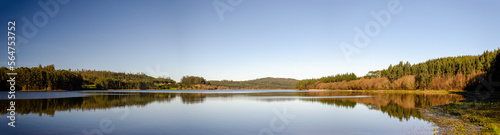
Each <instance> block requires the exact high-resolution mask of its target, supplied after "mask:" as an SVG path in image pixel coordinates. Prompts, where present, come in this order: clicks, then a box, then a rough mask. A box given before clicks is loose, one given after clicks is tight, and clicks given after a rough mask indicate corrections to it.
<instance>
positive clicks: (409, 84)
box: [391, 75, 417, 90]
mask: <svg viewBox="0 0 500 135" xmlns="http://www.w3.org/2000/svg"><path fill="white" fill-rule="evenodd" d="M391 89H395V90H414V89H417V85H416V83H415V76H414V75H407V76H403V77H401V78H398V79H397V80H394V82H392V84H391Z"/></svg>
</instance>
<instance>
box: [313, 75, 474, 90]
mask: <svg viewBox="0 0 500 135" xmlns="http://www.w3.org/2000/svg"><path fill="white" fill-rule="evenodd" d="M478 77H484V73H473V74H472V75H469V76H466V75H464V74H461V73H459V74H456V75H454V76H450V77H447V76H439V77H434V78H433V79H432V81H431V82H430V83H429V86H428V87H427V89H430V90H461V89H464V88H465V87H466V86H467V85H469V83H471V82H475V80H476V79H477V78H478ZM307 88H308V89H331V90H389V89H395V90H416V89H418V88H419V86H418V84H417V82H416V78H415V76H414V75H406V76H403V77H401V78H398V79H396V80H394V81H393V82H390V81H389V79H388V78H387V77H379V78H369V79H366V78H361V79H359V80H352V81H349V82H346V81H342V82H332V83H322V82H319V81H318V82H316V83H314V84H313V85H308V86H307Z"/></svg>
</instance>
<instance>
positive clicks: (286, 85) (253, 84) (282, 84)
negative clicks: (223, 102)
mask: <svg viewBox="0 0 500 135" xmlns="http://www.w3.org/2000/svg"><path fill="white" fill-rule="evenodd" d="M297 81H298V80H295V79H290V78H272V77H266V78H259V79H254V80H248V81H232V80H222V81H209V83H210V84H212V85H216V86H223V87H227V88H229V89H293V88H294V84H295V83H296V82H297Z"/></svg>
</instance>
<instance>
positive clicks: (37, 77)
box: [0, 65, 297, 91]
mask: <svg viewBox="0 0 500 135" xmlns="http://www.w3.org/2000/svg"><path fill="white" fill-rule="evenodd" d="M8 72H9V70H8V69H7V68H6V67H2V68H0V73H1V76H0V77H1V78H0V85H1V86H3V87H4V88H3V89H2V90H9V89H8V86H9V84H7V80H8V79H9V78H8V77H9V76H8V75H7V73H8ZM13 72H15V73H18V76H16V90H41V91H49V90H113V89H136V90H145V89H161V90H195V89H203V90H217V89H218V90H220V89H293V88H294V84H295V82H297V80H295V79H286V78H261V79H255V80H249V81H228V80H223V81H207V80H206V79H205V78H203V77H198V76H184V77H182V79H181V82H176V81H174V80H172V79H171V78H154V77H151V76H148V75H146V74H144V73H124V72H112V71H96V70H71V69H69V70H62V69H59V70H56V69H55V67H54V65H47V66H44V67H42V66H41V65H39V66H38V67H31V68H27V67H21V68H17V69H15V70H14V71H13Z"/></svg>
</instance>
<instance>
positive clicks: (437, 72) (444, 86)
mask: <svg viewBox="0 0 500 135" xmlns="http://www.w3.org/2000/svg"><path fill="white" fill-rule="evenodd" d="M499 57H500V52H499V50H498V49H496V50H494V51H485V52H484V53H483V54H481V55H475V56H457V57H445V58H438V59H431V60H428V61H426V62H422V63H417V64H410V63H409V62H405V63H403V62H402V61H401V62H399V64H397V65H389V67H388V68H387V69H382V70H377V71H370V72H369V73H368V74H367V75H366V76H363V77H356V75H354V74H353V73H346V74H338V75H335V76H328V77H323V78H319V79H305V80H301V81H299V82H297V83H296V85H295V86H296V88H297V89H336V90H349V89H352V90H387V89H400V90H415V89H421V90H472V89H475V88H477V87H476V86H478V85H479V84H480V83H481V82H482V83H485V81H486V82H494V81H499V80H500V70H499V66H500V65H499V60H498V59H497V58H499Z"/></svg>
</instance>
